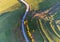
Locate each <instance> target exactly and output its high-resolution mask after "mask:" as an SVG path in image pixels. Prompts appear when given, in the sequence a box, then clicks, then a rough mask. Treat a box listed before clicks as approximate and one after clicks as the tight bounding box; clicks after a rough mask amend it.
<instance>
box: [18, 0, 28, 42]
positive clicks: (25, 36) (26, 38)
mask: <svg viewBox="0 0 60 42" xmlns="http://www.w3.org/2000/svg"><path fill="white" fill-rule="evenodd" d="M19 1H21V2H22V3H24V4H25V5H26V11H25V14H24V16H23V18H22V32H23V35H24V38H25V40H26V42H29V40H28V37H27V35H26V32H25V30H24V20H25V17H26V15H27V13H28V11H29V5H28V3H26V2H25V1H24V0H19Z"/></svg>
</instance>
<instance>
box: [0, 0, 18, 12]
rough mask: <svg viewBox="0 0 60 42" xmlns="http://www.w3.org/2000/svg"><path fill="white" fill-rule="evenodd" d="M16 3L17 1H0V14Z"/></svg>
mask: <svg viewBox="0 0 60 42" xmlns="http://www.w3.org/2000/svg"><path fill="white" fill-rule="evenodd" d="M16 3H18V1H17V0H0V13H1V12H3V11H4V10H6V9H7V8H9V7H11V6H13V5H14V4H16Z"/></svg>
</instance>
